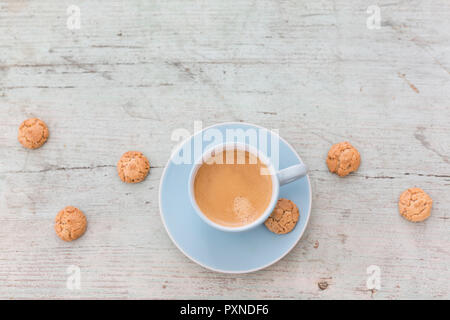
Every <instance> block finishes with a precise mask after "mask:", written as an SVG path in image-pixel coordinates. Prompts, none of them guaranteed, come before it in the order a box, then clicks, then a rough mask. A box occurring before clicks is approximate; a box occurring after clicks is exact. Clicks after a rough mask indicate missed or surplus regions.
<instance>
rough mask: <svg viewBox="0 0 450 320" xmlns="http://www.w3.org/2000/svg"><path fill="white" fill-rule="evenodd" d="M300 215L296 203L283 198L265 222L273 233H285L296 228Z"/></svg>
mask: <svg viewBox="0 0 450 320" xmlns="http://www.w3.org/2000/svg"><path fill="white" fill-rule="evenodd" d="M299 217H300V212H299V210H298V207H297V206H296V205H295V203H293V202H292V201H291V200H288V199H284V198H281V199H279V200H278V202H277V204H276V206H275V209H273V211H272V214H271V215H270V216H269V218H267V220H266V222H264V224H265V225H266V227H267V229H269V230H270V231H272V232H273V233H276V234H285V233H289V232H291V231H292V230H294V228H295V225H296V224H297V221H298V219H299Z"/></svg>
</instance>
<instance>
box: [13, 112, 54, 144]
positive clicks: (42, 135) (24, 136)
mask: <svg viewBox="0 0 450 320" xmlns="http://www.w3.org/2000/svg"><path fill="white" fill-rule="evenodd" d="M48 135H49V133H48V127H47V125H46V124H45V123H44V121H42V120H40V119H38V118H31V119H27V120H25V121H24V122H22V124H21V125H20V127H19V134H18V139H19V142H20V143H21V144H22V145H23V146H24V147H25V148H28V149H37V148H39V147H41V146H42V145H43V144H44V143H45V142H46V141H47V139H48Z"/></svg>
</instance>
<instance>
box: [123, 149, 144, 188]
mask: <svg viewBox="0 0 450 320" xmlns="http://www.w3.org/2000/svg"><path fill="white" fill-rule="evenodd" d="M149 170H150V162H149V161H148V159H147V158H146V157H145V156H144V155H143V154H142V153H141V152H139V151H128V152H125V153H124V154H123V155H122V158H120V160H119V162H118V163H117V173H118V174H119V177H120V179H121V180H122V181H123V182H126V183H138V182H141V181H143V180H144V179H145V177H147V175H148V172H149Z"/></svg>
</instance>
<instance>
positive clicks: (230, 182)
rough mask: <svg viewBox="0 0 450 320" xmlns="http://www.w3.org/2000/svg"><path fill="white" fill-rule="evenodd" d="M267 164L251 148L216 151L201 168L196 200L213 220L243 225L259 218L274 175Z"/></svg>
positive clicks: (198, 174)
mask: <svg viewBox="0 0 450 320" xmlns="http://www.w3.org/2000/svg"><path fill="white" fill-rule="evenodd" d="M268 172H269V170H268V168H267V166H266V165H265V164H264V163H262V162H261V160H260V159H259V158H258V157H256V156H255V155H253V154H252V153H249V152H248V151H244V150H239V149H231V150H226V151H221V152H217V153H215V154H213V155H212V156H211V158H210V159H207V160H206V161H205V162H204V163H203V164H202V165H201V166H200V168H199V169H198V171H197V175H196V176H195V180H194V197H195V201H196V203H197V205H198V207H199V208H200V210H201V211H202V212H203V214H204V215H205V216H206V217H207V218H208V219H210V220H211V221H213V222H215V223H217V224H220V225H222V226H226V227H240V226H244V225H247V224H249V223H251V222H253V221H255V220H256V219H258V218H259V217H260V216H261V215H262V214H263V213H264V211H265V210H266V209H267V207H268V206H269V203H270V200H271V197H272V178H271V176H270V175H269V174H267V173H268Z"/></svg>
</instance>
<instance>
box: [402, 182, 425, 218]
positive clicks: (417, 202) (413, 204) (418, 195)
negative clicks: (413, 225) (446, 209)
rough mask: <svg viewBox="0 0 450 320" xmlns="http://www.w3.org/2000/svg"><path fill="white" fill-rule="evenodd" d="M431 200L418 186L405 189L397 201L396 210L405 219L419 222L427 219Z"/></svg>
mask: <svg viewBox="0 0 450 320" xmlns="http://www.w3.org/2000/svg"><path fill="white" fill-rule="evenodd" d="M432 206H433V200H432V199H431V197H430V196H429V195H428V194H427V193H426V192H425V191H423V190H422V189H420V188H410V189H407V190H405V191H404V192H403V193H402V194H401V195H400V199H399V201H398V210H399V211H400V214H401V215H402V216H403V217H404V218H405V219H407V220H409V221H412V222H420V221H423V220H425V219H427V218H428V217H429V216H430V213H431V207H432Z"/></svg>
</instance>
